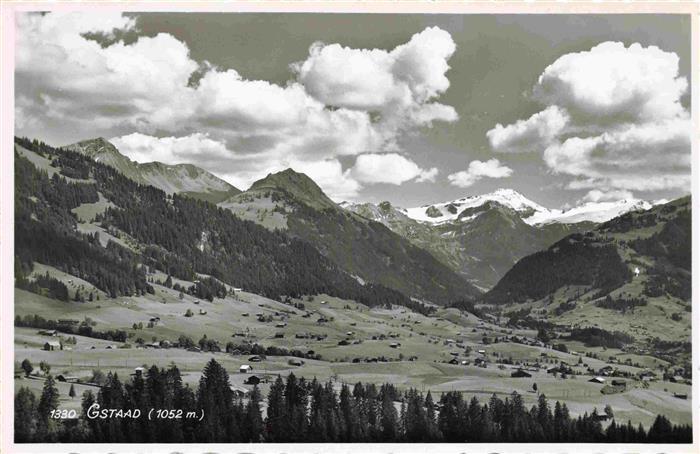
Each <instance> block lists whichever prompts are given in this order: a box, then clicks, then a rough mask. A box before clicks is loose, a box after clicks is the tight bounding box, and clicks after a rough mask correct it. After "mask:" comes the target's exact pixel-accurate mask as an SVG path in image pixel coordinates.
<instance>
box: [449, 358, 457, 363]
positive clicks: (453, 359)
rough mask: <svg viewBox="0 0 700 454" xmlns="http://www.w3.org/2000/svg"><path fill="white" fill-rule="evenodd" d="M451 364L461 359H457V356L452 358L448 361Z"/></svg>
mask: <svg viewBox="0 0 700 454" xmlns="http://www.w3.org/2000/svg"><path fill="white" fill-rule="evenodd" d="M448 363H450V364H459V361H457V358H452V359H451V360H449V361H448Z"/></svg>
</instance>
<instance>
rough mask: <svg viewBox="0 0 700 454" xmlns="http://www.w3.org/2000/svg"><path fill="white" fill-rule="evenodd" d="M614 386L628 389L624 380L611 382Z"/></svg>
mask: <svg viewBox="0 0 700 454" xmlns="http://www.w3.org/2000/svg"><path fill="white" fill-rule="evenodd" d="M610 383H611V384H612V385H613V386H617V387H619V388H626V387H627V382H626V381H624V380H613V381H611V382H610Z"/></svg>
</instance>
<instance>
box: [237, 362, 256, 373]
mask: <svg viewBox="0 0 700 454" xmlns="http://www.w3.org/2000/svg"><path fill="white" fill-rule="evenodd" d="M251 370H253V368H252V367H251V366H249V365H248V364H242V365H241V367H239V368H238V372H239V373H241V374H247V373H248V372H250V371H251Z"/></svg>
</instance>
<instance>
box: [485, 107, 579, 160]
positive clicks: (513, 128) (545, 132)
mask: <svg viewBox="0 0 700 454" xmlns="http://www.w3.org/2000/svg"><path fill="white" fill-rule="evenodd" d="M568 123H569V115H568V114H567V113H566V111H565V110H563V109H561V108H560V107H558V106H549V107H547V108H546V109H545V110H543V111H542V112H538V113H536V114H534V115H532V116H531V117H530V118H528V119H527V120H518V121H516V122H515V123H513V124H511V125H507V126H503V125H502V124H500V123H499V124H497V125H496V126H495V127H494V128H493V129H491V130H489V131H488V132H487V133H486V137H487V138H488V140H489V144H491V148H493V150H494V151H497V152H502V153H528V152H533V151H534V152H541V151H543V150H544V149H545V148H546V147H547V146H548V145H549V144H551V143H552V141H553V140H554V138H555V137H557V136H558V135H559V134H561V132H562V131H563V130H564V128H565V127H566V126H567V124H568Z"/></svg>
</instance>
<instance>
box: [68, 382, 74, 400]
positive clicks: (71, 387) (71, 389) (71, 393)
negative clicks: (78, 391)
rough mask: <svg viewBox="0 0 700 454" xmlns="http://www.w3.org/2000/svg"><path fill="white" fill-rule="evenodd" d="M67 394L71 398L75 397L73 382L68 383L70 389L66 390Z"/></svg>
mask: <svg viewBox="0 0 700 454" xmlns="http://www.w3.org/2000/svg"><path fill="white" fill-rule="evenodd" d="M68 395H69V396H70V398H71V399H73V398H74V397H75V386H74V385H73V383H71V384H70V390H68Z"/></svg>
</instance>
